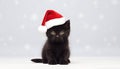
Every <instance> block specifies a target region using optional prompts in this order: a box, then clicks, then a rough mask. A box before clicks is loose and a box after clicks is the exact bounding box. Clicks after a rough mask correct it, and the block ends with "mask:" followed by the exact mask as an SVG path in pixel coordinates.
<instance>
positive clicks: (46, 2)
mask: <svg viewBox="0 0 120 69" xmlns="http://www.w3.org/2000/svg"><path fill="white" fill-rule="evenodd" d="M47 9H54V10H56V11H58V12H59V13H61V14H62V15H64V16H65V17H66V18H67V19H70V20H71V35H70V48H71V54H72V56H120V0H0V57H38V56H41V49H42V47H43V44H44V42H45V40H46V37H45V34H42V33H40V32H38V26H39V25H40V24H41V22H42V19H43V16H44V14H45V11H46V10H47Z"/></svg>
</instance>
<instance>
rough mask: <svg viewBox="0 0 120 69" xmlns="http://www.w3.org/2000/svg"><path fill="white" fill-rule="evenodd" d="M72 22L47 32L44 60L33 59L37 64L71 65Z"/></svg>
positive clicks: (43, 53) (43, 51)
mask: <svg viewBox="0 0 120 69" xmlns="http://www.w3.org/2000/svg"><path fill="white" fill-rule="evenodd" d="M69 34H70V20H68V21H66V22H65V23H64V24H62V25H59V26H54V27H52V28H50V29H48V30H47V32H46V35H47V37H48V39H47V41H46V43H45V45H44V47H43V50H42V59H32V60H31V61H33V62H36V63H48V64H68V63H70V60H69V56H70V50H69V42H68V36H69Z"/></svg>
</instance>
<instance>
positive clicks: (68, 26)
mask: <svg viewBox="0 0 120 69" xmlns="http://www.w3.org/2000/svg"><path fill="white" fill-rule="evenodd" d="M64 27H65V28H67V29H69V28H70V20H67V21H66V22H65V24H64Z"/></svg>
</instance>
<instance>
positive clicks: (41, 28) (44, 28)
mask: <svg viewBox="0 0 120 69" xmlns="http://www.w3.org/2000/svg"><path fill="white" fill-rule="evenodd" d="M38 30H39V31H40V32H42V33H44V32H46V31H47V27H46V26H39V27H38Z"/></svg>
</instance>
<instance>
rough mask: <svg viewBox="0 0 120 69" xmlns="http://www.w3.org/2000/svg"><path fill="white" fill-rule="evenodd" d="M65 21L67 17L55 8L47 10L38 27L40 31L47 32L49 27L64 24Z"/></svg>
mask: <svg viewBox="0 0 120 69" xmlns="http://www.w3.org/2000/svg"><path fill="white" fill-rule="evenodd" d="M64 23H65V18H64V17H63V16H62V15H61V14H59V13H57V12H56V11H54V10H47V11H46V13H45V16H44V19H43V21H42V24H41V25H40V26H39V28H38V29H39V31H40V32H46V31H47V29H49V28H51V27H53V26H57V25H62V24H64Z"/></svg>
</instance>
